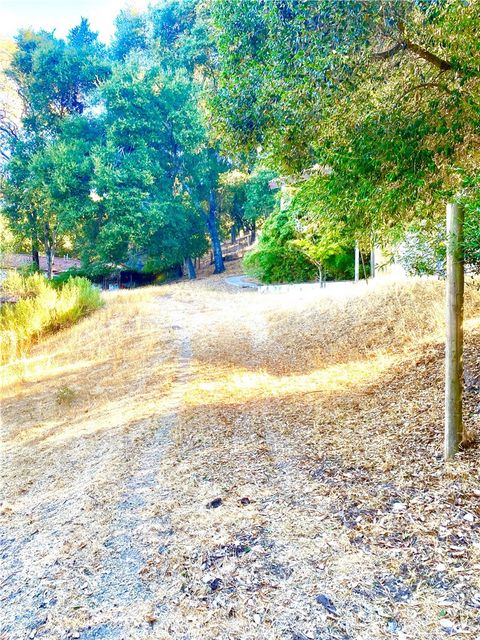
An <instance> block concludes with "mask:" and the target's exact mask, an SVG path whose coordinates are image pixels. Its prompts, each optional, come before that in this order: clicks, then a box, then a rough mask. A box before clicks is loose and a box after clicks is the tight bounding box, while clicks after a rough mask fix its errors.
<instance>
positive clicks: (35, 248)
mask: <svg viewBox="0 0 480 640" xmlns="http://www.w3.org/2000/svg"><path fill="white" fill-rule="evenodd" d="M28 221H29V224H30V237H31V239H32V263H33V264H34V265H35V266H36V267H37V269H38V271H40V255H39V244H40V243H39V241H38V224H37V214H36V212H35V211H30V213H29V214H28Z"/></svg>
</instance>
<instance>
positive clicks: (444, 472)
mask: <svg viewBox="0 0 480 640" xmlns="http://www.w3.org/2000/svg"><path fill="white" fill-rule="evenodd" d="M106 300H107V303H106V306H105V307H104V308H103V309H101V310H99V311H98V312H97V313H96V314H95V315H94V316H91V317H89V318H86V319H84V320H82V321H81V322H80V323H79V324H77V325H75V326H74V327H72V328H70V329H67V330H65V331H62V332H61V333H59V334H57V335H53V336H51V337H49V338H47V339H46V340H45V341H44V342H42V343H41V344H39V345H38V346H37V347H35V349H34V350H33V352H32V354H31V357H29V358H28V359H25V360H24V361H22V362H17V363H14V364H11V365H10V366H9V367H7V368H4V380H5V386H4V404H3V420H4V445H3V446H4V451H5V454H6V458H5V460H6V464H5V465H3V467H2V474H3V475H2V481H3V484H4V487H5V491H4V493H5V500H6V502H5V503H4V506H3V518H4V520H5V526H6V527H7V531H8V534H9V535H10V537H11V538H12V539H14V540H15V543H14V545H13V546H12V547H11V548H10V551H9V554H7V562H6V563H5V566H4V568H3V570H4V571H5V574H6V577H8V576H13V577H10V578H9V580H8V581H7V583H6V584H7V587H6V588H7V595H8V594H11V595H10V602H11V604H10V607H9V610H8V612H7V613H8V615H7V617H6V619H5V620H6V621H5V623H4V625H5V627H4V628H5V629H6V631H5V632H9V630H10V629H15V630H16V631H15V632H16V633H17V632H18V630H24V629H31V628H36V627H35V624H38V616H37V612H38V607H37V605H36V592H37V587H36V585H37V582H36V578H35V575H36V574H37V573H39V574H40V573H41V574H42V575H43V574H45V575H49V574H50V573H51V572H54V573H55V576H56V577H55V580H54V581H52V582H49V586H48V588H47V589H46V592H48V593H47V596H42V597H45V598H47V599H48V600H49V601H51V602H52V604H51V605H49V617H48V619H46V622H43V623H42V624H41V625H39V629H40V631H41V632H42V633H44V634H46V637H49V638H54V639H56V638H61V637H62V633H64V631H66V630H67V629H69V633H74V632H75V633H79V634H80V637H81V636H82V633H85V634H87V633H90V634H94V633H100V632H101V633H103V634H104V637H106V638H114V637H115V634H117V635H118V634H119V633H120V634H121V633H124V634H127V635H128V634H130V636H131V637H135V638H143V637H145V638H146V637H148V636H149V634H151V633H152V630H153V632H154V633H155V634H156V637H159V638H181V637H186V636H187V635H188V637H190V638H192V640H200V639H202V640H214V639H215V640H217V639H218V638H221V637H235V638H242V640H254V639H255V640H256V639H257V638H259V637H262V640H263V639H265V640H280V639H281V640H284V639H285V640H287V639H288V640H292V638H297V639H298V638H301V639H302V640H303V639H304V638H324V637H328V638H331V639H334V640H340V639H341V638H342V639H343V638H363V637H364V638H369V639H375V640H376V639H377V638H378V639H380V638H382V639H383V638H388V637H395V635H396V636H398V637H402V636H401V634H403V637H404V638H415V639H416V640H417V639H418V640H427V639H428V640H432V639H433V640H440V639H441V638H444V637H445V633H446V632H447V633H457V632H458V633H461V634H463V637H472V638H473V637H475V635H474V629H475V628H476V625H477V615H478V606H480V601H479V593H480V583H479V581H478V570H477V568H478V566H480V555H479V549H478V544H477V542H478V533H479V527H480V512H479V509H478V502H479V498H480V494H479V491H478V486H479V478H478V449H477V448H475V447H472V448H469V449H467V450H465V451H463V452H462V453H460V454H459V455H458V456H457V458H456V459H455V460H454V461H453V462H452V463H449V464H448V465H445V463H444V462H443V460H442V455H441V449H442V428H443V346H442V333H443V283H440V282H430V281H422V282H417V283H410V284H405V285H397V286H392V285H386V286H378V287H377V288H375V289H374V290H371V291H370V292H369V293H366V294H362V295H358V296H355V297H350V298H349V299H348V300H345V301H343V302H342V301H339V300H333V299H332V300H330V299H328V298H327V297H325V294H321V295H317V296H316V297H304V298H303V299H299V298H298V297H295V296H291V297H289V296H286V295H284V294H282V295H278V294H264V295H261V294H258V293H256V292H249V291H244V290H240V289H239V290H236V289H232V288H229V287H228V286H227V285H226V284H225V283H224V282H223V280H222V278H210V279H205V280H203V281H202V280H201V281H198V282H194V283H190V282H185V283H177V284H174V285H169V286H165V287H162V288H154V287H153V288H147V289H143V290H137V291H130V292H127V291H119V292H115V293H113V292H112V293H109V294H107V296H106ZM467 318H468V319H467V332H466V371H467V385H466V393H465V401H466V425H467V427H468V430H469V432H470V433H472V434H473V435H477V436H478V420H477V415H478V413H477V411H478V405H479V391H478V389H479V388H480V360H479V357H478V353H479V352H480V328H479V325H478V323H479V321H480V295H479V293H478V291H477V289H476V288H475V287H469V288H468V290H467ZM66 470H67V471H68V473H65V471H66ZM35 531H37V533H34V532H35ZM20 532H21V535H20ZM51 548H55V549H56V552H55V554H51V553H50V552H49V549H51ZM14 556H15V557H22V558H24V559H26V558H30V560H29V562H30V564H29V565H27V564H26V565H25V567H27V566H30V567H33V568H34V572H33V573H32V571H31V569H29V570H28V571H27V569H25V570H23V569H20V570H19V569H17V570H16V572H12V571H11V566H10V560H9V558H10V557H11V558H12V560H11V561H12V562H14V559H13V558H14ZM85 585H86V586H85ZM113 611H114V612H115V613H114V614H112V612H113ZM132 629H134V632H132ZM40 631H39V633H40ZM132 633H134V635H133V636H132V635H131V634H132ZM16 637H17V636H15V635H14V634H13V635H12V638H16ZM18 637H20V636H18ZM87 637H88V636H87Z"/></svg>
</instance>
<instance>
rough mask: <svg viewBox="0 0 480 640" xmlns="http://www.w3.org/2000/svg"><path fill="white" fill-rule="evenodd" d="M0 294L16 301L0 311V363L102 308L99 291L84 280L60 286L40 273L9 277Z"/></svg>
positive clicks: (74, 279) (14, 274)
mask: <svg viewBox="0 0 480 640" xmlns="http://www.w3.org/2000/svg"><path fill="white" fill-rule="evenodd" d="M2 291H3V292H4V293H6V294H10V295H13V296H15V297H16V298H17V301H16V302H14V303H4V304H3V305H2V308H1V310H0V332H1V334H0V352H1V361H2V362H8V361H9V360H12V359H14V358H16V357H18V356H20V355H22V354H23V353H25V351H26V350H27V349H28V348H29V347H30V346H31V345H32V344H33V343H34V342H36V341H37V340H38V338H39V337H40V336H41V335H43V334H45V333H49V332H52V331H56V330H58V329H60V328H62V327H66V326H69V325H72V324H74V323H75V322H77V321H78V320H79V319H80V318H81V317H83V316H85V315H87V314H88V313H90V312H91V311H94V310H95V309H98V308H99V307H100V306H101V305H102V298H101V294H100V291H98V289H95V287H93V286H92V283H91V282H90V281H89V280H87V279H86V278H71V279H70V280H68V281H67V282H66V283H65V284H63V285H62V286H60V287H58V288H57V287H55V286H54V284H52V282H50V281H49V280H47V279H46V278H45V277H44V276H43V275H41V274H38V273H36V274H33V275H28V276H23V275H21V274H19V273H17V272H13V273H12V274H10V275H9V276H8V277H7V278H6V279H5V280H4V282H3V283H2Z"/></svg>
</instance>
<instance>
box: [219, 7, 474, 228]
mask: <svg viewBox="0 0 480 640" xmlns="http://www.w3.org/2000/svg"><path fill="white" fill-rule="evenodd" d="M479 12H480V8H479V5H478V3H463V2H456V1H454V2H446V1H443V0H441V1H439V2H421V1H418V2H412V3H404V2H396V1H394V0H392V1H391V2H387V3H385V2H380V1H378V2H376V1H375V0H373V1H372V2H363V1H362V0H348V1H344V0H342V1H334V2H332V1H331V0H328V1H327V0H322V1H320V2H305V3H299V2H295V1H293V0H266V1H265V2H263V3H255V2H252V1H251V0H243V1H241V2H233V0H213V3H212V21H213V25H214V33H215V34H216V36H217V38H218V50H219V67H220V71H219V79H218V88H217V90H216V92H215V94H214V95H213V98H212V101H211V104H212V109H213V112H214V114H215V120H216V127H217V130H218V131H219V132H221V134H222V135H224V136H226V139H227V140H230V146H231V147H232V148H233V146H234V145H236V147H237V148H238V146H239V145H240V146H241V147H242V148H244V149H245V148H246V149H249V148H254V147H255V146H257V145H262V147H263V149H264V153H266V155H267V156H268V157H269V159H270V163H271V164H272V166H275V167H277V168H278V169H279V170H281V171H282V172H284V173H287V174H291V173H299V172H301V171H303V170H304V169H306V168H308V167H309V166H311V165H312V164H314V163H315V162H321V163H325V164H329V165H330V166H331V167H332V169H333V171H332V173H331V175H330V176H329V177H328V178H326V179H321V180H315V181H314V182H312V183H311V184H310V185H308V188H309V189H312V188H313V187H316V188H318V198H317V199H318V202H319V203H321V204H319V208H321V209H322V210H323V211H324V210H325V209H326V208H328V209H329V211H328V213H327V216H326V217H327V219H332V220H333V223H334V224H336V221H335V219H334V217H333V214H334V213H335V211H337V213H339V215H340V216H341V217H343V216H345V215H348V216H349V218H350V223H353V224H349V226H350V227H351V228H352V231H353V232H354V233H353V234H352V235H355V233H365V232H368V233H369V234H371V233H372V232H373V233H374V234H376V235H377V236H381V235H383V234H385V235H387V236H388V235H389V234H390V233H391V232H392V229H393V227H395V226H396V225H397V224H399V223H400V224H402V223H403V222H404V221H407V222H410V221H411V220H412V219H413V218H417V219H418V218H425V217H427V216H432V215H434V214H435V212H443V206H442V207H440V206H439V202H440V201H441V200H445V199H446V198H447V197H449V195H450V194H452V193H454V192H455V191H457V190H458V189H460V188H462V187H465V186H466V185H467V184H468V182H469V179H470V177H471V176H472V175H474V174H475V171H476V169H475V166H476V163H477V162H478V130H479V128H478V124H479V116H478V113H479V110H478V102H479V100H478V95H479V89H478V76H479V66H480V56H479V53H478V47H477V46H476V42H477V38H476V35H475V24H477V23H478V19H479V17H480V16H479ZM412 158H414V162H412ZM306 186H307V185H306ZM469 195H470V196H471V195H472V192H470V194H469ZM442 215H443V213H442ZM352 240H353V237H352Z"/></svg>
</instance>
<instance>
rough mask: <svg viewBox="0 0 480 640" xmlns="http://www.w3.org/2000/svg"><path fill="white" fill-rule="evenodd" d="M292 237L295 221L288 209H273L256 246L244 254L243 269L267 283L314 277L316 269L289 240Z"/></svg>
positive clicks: (306, 279) (295, 280)
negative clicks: (289, 214)
mask: <svg viewBox="0 0 480 640" xmlns="http://www.w3.org/2000/svg"><path fill="white" fill-rule="evenodd" d="M294 238H295V228H294V223H293V221H292V220H291V218H290V217H289V216H288V214H287V212H285V211H276V212H274V213H272V215H271V216H270V217H269V218H268V219H267V221H266V222H265V225H264V227H263V231H262V235H261V237H260V240H259V243H258V247H257V248H256V249H254V250H253V251H251V252H250V253H248V254H247V255H246V256H245V258H244V265H245V271H246V272H247V273H248V274H250V275H252V276H255V277H257V278H259V280H261V281H262V282H265V283H267V284H270V283H276V282H304V281H308V280H315V278H316V277H317V269H316V268H315V266H314V265H313V264H312V263H311V262H310V261H309V260H307V258H306V257H305V256H304V255H303V254H302V253H301V252H300V251H299V250H298V249H297V248H296V247H295V246H294V245H293V244H292V243H291V241H292V240H293V239H294Z"/></svg>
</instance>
